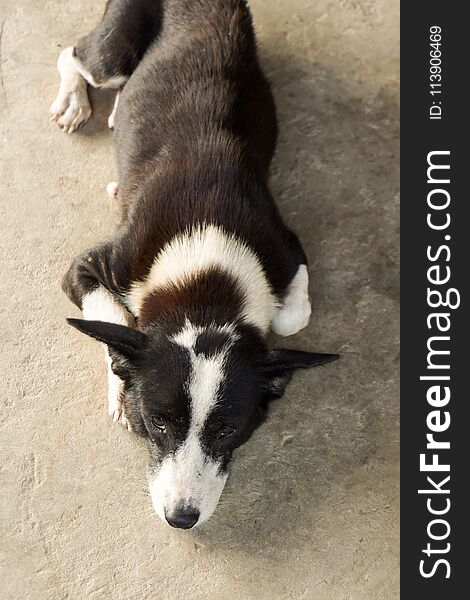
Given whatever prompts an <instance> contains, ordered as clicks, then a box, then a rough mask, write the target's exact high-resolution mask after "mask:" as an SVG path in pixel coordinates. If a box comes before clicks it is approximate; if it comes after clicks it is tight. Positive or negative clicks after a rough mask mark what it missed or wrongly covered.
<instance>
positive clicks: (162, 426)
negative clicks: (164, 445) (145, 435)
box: [151, 417, 166, 433]
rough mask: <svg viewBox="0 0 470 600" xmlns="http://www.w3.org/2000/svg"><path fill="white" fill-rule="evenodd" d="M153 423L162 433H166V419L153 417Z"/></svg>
mask: <svg viewBox="0 0 470 600" xmlns="http://www.w3.org/2000/svg"><path fill="white" fill-rule="evenodd" d="M151 420H152V425H153V426H154V427H156V428H157V429H158V431H160V432H161V433H166V425H165V421H164V420H163V419H162V418H161V417H152V419H151Z"/></svg>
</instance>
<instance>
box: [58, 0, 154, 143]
mask: <svg viewBox="0 0 470 600" xmlns="http://www.w3.org/2000/svg"><path fill="white" fill-rule="evenodd" d="M161 13H162V2H159V1H158V0H153V1H152V0H110V1H109V2H108V3H107V5H106V10H105V13H104V16H103V19H102V20H101V23H99V25H98V26H97V27H96V28H95V29H93V31H91V32H90V33H89V34H88V35H86V36H84V37H83V38H81V39H80V41H79V42H78V44H77V45H76V46H75V47H69V48H65V50H63V51H62V52H61V54H60V56H59V60H58V69H59V73H60V77H61V83H60V87H59V92H58V95H57V98H56V99H55V101H54V102H53V104H52V106H51V109H50V115H51V120H53V121H55V122H56V123H57V124H58V125H59V127H61V128H62V129H63V130H64V131H67V132H68V133H72V132H73V131H75V130H76V129H77V128H78V127H79V126H80V125H82V124H83V123H86V121H87V120H88V119H89V117H90V115H91V106H90V102H89V100H88V94H87V83H89V84H90V85H91V86H93V87H96V88H111V89H119V88H122V86H123V85H124V84H125V82H126V81H127V80H128V79H129V77H130V76H131V75H132V73H133V71H134V70H135V68H136V67H137V65H138V64H139V62H140V59H141V58H142V56H143V54H144V52H145V51H146V50H147V48H148V46H149V45H150V44H151V43H152V42H153V40H154V39H155V38H156V36H157V35H158V33H159V32H160V28H161V21H162V15H161ZM115 106H117V103H116V105H115ZM113 112H114V111H113Z"/></svg>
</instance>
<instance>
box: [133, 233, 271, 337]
mask: <svg viewBox="0 0 470 600" xmlns="http://www.w3.org/2000/svg"><path fill="white" fill-rule="evenodd" d="M214 267H215V268H219V269H221V270H222V271H223V272H225V273H227V274H228V275H229V276H230V277H233V279H234V280H235V281H236V282H237V283H238V285H239V286H240V289H241V291H242V294H243V308H242V314H241V315H240V316H241V317H242V318H243V319H244V320H245V321H246V322H247V323H249V324H250V325H254V326H255V327H258V328H259V329H260V330H261V332H262V333H266V332H267V330H268V328H269V325H270V323H271V320H272V318H273V316H274V312H275V309H276V306H277V303H276V298H275V296H274V294H273V293H272V290H271V287H270V285H269V283H268V280H267V277H266V273H265V272H264V270H263V267H262V266H261V263H260V260H259V259H258V257H257V256H256V254H255V253H254V252H253V251H252V250H251V249H250V248H249V247H248V246H247V245H246V244H245V243H244V242H243V241H241V240H240V239H238V238H237V237H235V236H234V235H231V234H228V233H226V232H225V231H224V230H223V229H222V228H221V227H218V226H215V225H205V226H203V227H201V226H197V227H195V228H194V229H192V230H191V231H187V232H185V233H182V234H180V235H177V236H176V237H174V238H173V239H172V240H171V241H170V242H168V244H166V246H165V247H164V248H163V249H162V251H161V252H160V253H159V255H158V256H157V257H156V258H155V261H154V263H153V265H152V267H151V269H150V272H149V274H148V276H147V278H146V279H145V280H144V281H140V282H136V283H134V284H133V285H132V286H131V289H130V291H129V293H128V294H127V297H126V303H127V304H128V306H129V308H130V310H131V311H132V313H133V314H134V315H136V316H139V314H140V310H141V307H142V304H143V301H144V299H145V297H146V296H148V295H149V294H150V293H152V292H154V291H155V290H156V289H158V288H163V287H167V286H171V285H173V286H174V285H176V286H178V287H182V286H184V285H185V284H186V283H187V282H188V281H190V280H191V279H193V278H194V276H195V275H197V274H198V273H204V272H205V271H207V270H208V269H211V268H214Z"/></svg>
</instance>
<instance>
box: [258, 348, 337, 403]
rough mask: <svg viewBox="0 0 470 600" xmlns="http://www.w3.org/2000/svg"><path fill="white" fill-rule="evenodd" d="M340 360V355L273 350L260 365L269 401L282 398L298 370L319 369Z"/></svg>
mask: <svg viewBox="0 0 470 600" xmlns="http://www.w3.org/2000/svg"><path fill="white" fill-rule="evenodd" d="M338 358H339V354H320V353H318V352H302V351H301V350H271V352H268V353H267V355H265V357H264V359H263V361H262V362H261V364H260V370H261V373H262V376H263V380H264V386H265V389H266V393H267V399H268V400H274V399H275V398H280V397H281V396H282V395H283V394H284V391H285V389H286V386H287V384H288V383H289V381H290V380H291V378H292V375H293V374H294V371H295V370H296V369H309V368H310V367H319V366H320V365H323V364H325V363H329V362H332V361H334V360H337V359H338Z"/></svg>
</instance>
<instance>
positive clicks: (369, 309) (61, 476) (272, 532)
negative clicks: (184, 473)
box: [0, 0, 398, 600]
mask: <svg viewBox="0 0 470 600" xmlns="http://www.w3.org/2000/svg"><path fill="white" fill-rule="evenodd" d="M251 4H252V8H253V13H254V17H255V22H256V26H257V31H258V34H259V40H260V46H261V54H262V59H263V63H264V65H265V69H266V71H267V73H268V74H269V77H270V79H271V80H272V83H273V87H274V92H275V96H276V99H277V103H278V108H279V118H280V127H281V138H280V143H279V148H278V152H277V156H276V159H275V162H274V166H273V174H272V187H273V190H274V193H275V196H276V198H277V200H278V202H279V205H280V207H281V210H282V212H283V214H284V216H285V218H286V220H287V221H288V223H289V224H290V225H291V226H292V227H293V228H294V229H295V230H296V231H297V232H298V233H299V234H300V237H301V239H302V241H303V243H304V244H305V248H306V251H307V254H308V256H309V257H310V261H311V270H312V286H311V294H312V296H313V301H314V318H313V319H312V322H311V324H310V326H309V327H308V328H307V329H306V330H305V331H303V332H302V333H301V334H299V335H297V336H295V338H293V339H289V340H287V345H288V346H290V347H299V348H305V349H318V350H320V351H339V352H341V353H342V355H343V358H342V360H341V361H340V362H338V363H335V364H334V365H329V366H328V367H325V368H322V369H317V370H314V371H311V372H304V373H301V374H298V375H297V376H296V378H295V381H294V382H293V383H292V384H291V386H290V388H289V391H288V393H287V395H286V396H285V398H284V399H282V400H281V401H279V402H278V403H276V404H275V405H274V406H273V407H272V411H271V416H270V419H269V421H268V422H267V423H266V424H265V425H264V426H263V427H262V428H261V429H260V430H259V431H258V432H257V433H256V435H255V436H254V437H253V439H252V440H251V441H250V442H249V443H248V444H247V445H246V446H245V447H243V448H242V449H241V450H240V451H239V452H237V456H236V460H235V463H234V467H233V473H232V476H231V479H230V481H229V484H228V486H227V488H226V491H225V492H224V495H223V498H222V501H221V504H220V506H219V508H218V510H217V512H216V514H215V516H214V518H213V519H212V520H211V521H210V522H209V523H208V524H207V525H206V526H204V527H202V528H200V529H198V530H196V531H194V532H189V533H188V532H182V531H175V530H171V529H170V528H168V527H166V526H165V525H163V524H162V523H161V522H160V521H159V520H158V519H157V518H156V517H155V516H154V515H153V514H152V511H151V506H150V501H149V498H148V496H147V495H145V468H146V451H145V449H144V448H143V447H142V446H141V445H140V444H139V443H138V442H137V440H136V439H134V438H133V437H132V436H131V435H129V434H128V433H126V432H125V431H124V430H122V429H121V428H120V427H118V426H114V425H113V424H112V423H111V422H110V421H109V420H108V416H107V412H106V408H105V393H106V391H105V366H104V363H103V361H102V356H101V349H100V348H99V347H98V344H94V343H93V342H91V341H90V340H88V339H86V338H85V337H84V336H81V335H79V334H78V333H77V332H75V331H73V330H71V329H69V328H67V326H66V324H65V317H66V316H71V315H74V314H76V311H75V309H74V308H73V307H72V306H71V305H70V304H69V302H68V301H67V299H66V298H65V297H64V296H63V294H62V292H61V290H60V285H59V282H60V279H61V276H62V274H63V272H64V270H65V269H66V267H67V265H68V263H69V261H70V259H71V257H72V256H73V255H74V254H76V253H77V252H78V251H79V250H81V249H83V248H85V247H87V246H88V245H91V244H92V243H94V242H96V241H97V240H100V239H101V238H102V237H103V236H105V235H106V234H107V233H108V232H109V231H110V230H111V228H112V226H113V224H114V222H115V221H116V218H117V212H116V209H115V207H114V206H113V205H112V203H110V202H109V201H108V200H107V198H106V195H105V192H104V188H105V185H106V183H107V182H108V181H110V180H112V179H113V177H114V174H115V170H114V169H115V168H114V162H113V149H112V144H111V135H110V133H109V132H108V131H107V130H106V116H107V113H108V111H109V110H110V105H111V102H112V98H111V95H109V94H107V93H102V94H96V93H94V94H93V101H94V107H95V114H94V116H93V118H92V120H91V122H90V123H89V124H88V125H87V126H86V127H85V128H84V129H83V130H82V131H80V132H79V133H78V134H74V135H72V136H67V135H65V134H63V133H62V132H60V131H59V130H58V129H57V128H56V127H55V126H54V125H52V124H50V123H49V122H48V116H47V111H48V107H49V104H50V103H51V101H52V100H53V98H54V96H55V92H56V87H57V84H58V77H57V73H56V69H55V62H56V57H57V54H58V52H59V49H60V47H63V46H65V45H69V44H71V43H73V42H74V41H75V40H76V39H77V37H78V36H79V35H81V34H83V33H85V32H87V30H89V29H90V28H91V27H92V25H93V24H94V23H96V21H97V19H98V18H99V16H100V13H101V11H102V8H103V5H104V1H100V2H92V1H91V0H75V1H73V0H63V1H62V2H53V1H47V2H43V1H42V0H41V1H40V0H20V1H15V2H14V1H13V0H6V1H5V0H3V2H2V7H1V9H0V12H2V13H3V15H2V18H1V27H2V39H1V70H0V83H1V89H0V107H1V109H2V121H1V126H0V127H1V132H0V133H1V136H0V139H1V143H2V174H1V177H0V186H1V206H0V210H1V215H0V223H1V227H2V230H1V231H2V232H1V236H0V244H1V266H2V276H1V304H0V308H1V313H2V357H1V365H0V373H1V377H2V384H1V391H2V408H1V413H0V418H1V440H2V442H1V443H2V449H1V479H2V481H1V493H2V506H1V513H2V524H1V527H2V531H1V533H2V541H1V552H2V566H1V570H2V572H1V574H0V597H1V598H2V599H5V600H6V599H15V600H17V599H21V600H30V599H31V600H33V599H34V600H43V599H44V600H45V599H51V600H56V599H57V600H59V599H66V598H68V599H72V600H76V599H80V600H81V599H89V598H90V599H108V598H112V599H113V600H121V599H122V600H131V599H136V600H137V599H138V600H142V599H154V598H155V599H156V598H167V599H169V600H171V599H188V600H189V599H190V598H191V599H194V600H199V599H209V598H210V599H214V600H219V599H228V598H236V599H241V600H264V599H266V600H278V599H282V600H303V599H306V600H309V599H316V600H329V599H332V600H346V599H352V600H362V599H365V598H367V599H374V600H381V599H386V600H388V599H395V598H398V388H397V385H398V280H397V263H398V200H397V187H398V165H397V161H398V126H397V117H398V89H397V85H398V84H397V78H398V48H397V45H398V2H397V1H395V0H394V1H393V2H386V1H385V0H337V1H332V0H316V1H315V2H313V1H310V0H289V1H286V0H252V2H251ZM281 341H282V340H279V339H273V343H276V344H279V343H280V342H281Z"/></svg>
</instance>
